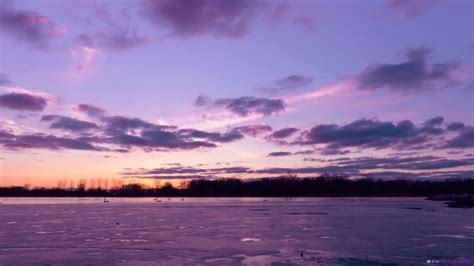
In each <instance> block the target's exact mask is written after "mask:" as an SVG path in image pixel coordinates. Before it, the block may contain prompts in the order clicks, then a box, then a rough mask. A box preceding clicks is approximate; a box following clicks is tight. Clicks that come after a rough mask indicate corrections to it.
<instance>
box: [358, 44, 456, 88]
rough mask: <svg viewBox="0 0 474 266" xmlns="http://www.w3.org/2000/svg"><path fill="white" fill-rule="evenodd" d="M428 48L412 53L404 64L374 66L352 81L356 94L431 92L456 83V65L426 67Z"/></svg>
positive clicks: (429, 65)
mask: <svg viewBox="0 0 474 266" xmlns="http://www.w3.org/2000/svg"><path fill="white" fill-rule="evenodd" d="M430 53H431V51H430V50H429V49H428V48H424V47H421V48H417V49H412V50H410V51H408V52H407V53H406V57H407V60H406V61H404V62H401V63H398V64H396V63H395V64H391V63H386V64H374V65H371V66H369V67H367V68H366V69H365V70H364V71H362V73H361V74H360V75H358V76H357V77H356V79H357V81H358V88H359V89H360V90H379V89H388V90H391V91H398V92H409V91H411V92H415V91H424V90H434V89H440V88H445V87H450V86H453V85H454V84H457V83H458V79H457V78H456V77H455V72H456V71H457V70H459V69H460V67H461V65H460V64H459V63H457V62H447V63H432V64H430V63H428V56H429V54H430Z"/></svg>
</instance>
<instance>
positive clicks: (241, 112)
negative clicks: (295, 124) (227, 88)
mask: <svg viewBox="0 0 474 266" xmlns="http://www.w3.org/2000/svg"><path fill="white" fill-rule="evenodd" d="M213 105H214V106H219V107H223V108H224V109H226V110H228V111H230V112H232V113H234V114H236V115H238V116H242V117H244V116H249V115H252V114H259V115H264V116H269V115H272V114H276V113H279V112H281V111H284V110H285V103H284V102H283V100H281V99H268V98H255V97H240V98H232V99H222V98H221V99H216V100H215V101H214V103H213Z"/></svg>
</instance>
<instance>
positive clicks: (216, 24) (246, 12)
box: [142, 0, 268, 38]
mask: <svg viewBox="0 0 474 266" xmlns="http://www.w3.org/2000/svg"><path fill="white" fill-rule="evenodd" d="M142 6H143V14H144V15H145V17H146V18H148V19H149V21H150V22H151V23H153V24H154V25H156V26H159V27H165V28H167V29H168V30H169V35H171V36H177V37H194V36H199V35H211V36H215V37H226V38H239V37H242V36H244V35H245V34H246V33H247V32H248V31H249V28H250V25H251V24H252V22H253V20H254V19H255V17H256V16H258V15H260V14H261V13H262V12H263V11H265V9H266V8H267V7H268V5H267V4H266V3H265V2H263V1H251V0H230V1H219V0H196V1H191V2H190V1H186V0H173V1H170V0H158V1H155V0H143V1H142Z"/></svg>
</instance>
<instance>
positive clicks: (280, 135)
mask: <svg viewBox="0 0 474 266" xmlns="http://www.w3.org/2000/svg"><path fill="white" fill-rule="evenodd" d="M298 130H299V129H297V128H294V127H287V128H283V129H280V130H277V131H275V132H273V133H272V134H270V136H269V137H270V138H273V139H285V138H288V137H290V136H291V135H293V134H295V133H296V132H298Z"/></svg>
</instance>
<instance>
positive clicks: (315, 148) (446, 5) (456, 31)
mask: <svg viewBox="0 0 474 266" xmlns="http://www.w3.org/2000/svg"><path fill="white" fill-rule="evenodd" d="M473 125H474V2H473V1H468V0H452V1H443V0H432V1H430V0H418V1H415V0H389V1H375V0H361V1H349V0H346V1H344V0H339V1H299V0H296V1H289V0H288V1H259V0H252V1H250V0H226V1H218V0H175V1H170V0H162V1H159V0H157V1H153V0H143V1H140V0H137V1H134V0H121V1H99V0H95V1H93V0H83V1H79V0H78V1H53V0H41V1H38V0H31V1H29V0H21V1H1V2H0V149H1V150H0V186H9V185H24V184H26V183H28V184H31V185H33V186H55V185H56V184H57V182H58V181H59V180H63V179H68V180H73V181H74V182H77V181H78V180H79V179H81V178H85V179H91V178H98V177H100V178H108V179H112V178H127V179H126V180H148V181H149V180H150V178H160V179H163V181H167V180H176V181H175V182H178V181H179V180H181V179H183V178H186V179H192V178H217V177H238V178H253V177H271V176H278V175H281V174H286V173H294V174H297V175H298V176H318V175H320V174H323V173H331V174H333V173H337V174H350V175H352V176H362V175H365V174H370V176H372V177H374V178H383V179H390V178H399V177H405V178H410V179H413V178H418V179H431V178H432V179H437V178H438V179H439V178H445V177H474V127H473ZM165 179H166V180H165Z"/></svg>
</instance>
